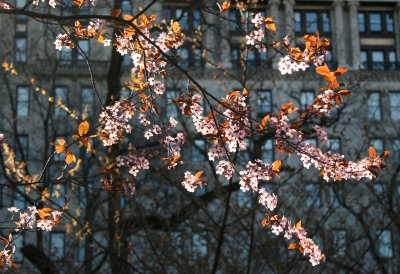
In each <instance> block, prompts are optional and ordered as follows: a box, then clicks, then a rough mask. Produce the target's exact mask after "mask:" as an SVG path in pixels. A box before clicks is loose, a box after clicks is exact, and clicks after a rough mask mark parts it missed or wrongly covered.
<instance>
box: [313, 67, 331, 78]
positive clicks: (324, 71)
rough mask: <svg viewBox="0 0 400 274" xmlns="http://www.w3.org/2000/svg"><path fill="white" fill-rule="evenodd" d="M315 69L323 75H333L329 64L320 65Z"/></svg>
mask: <svg viewBox="0 0 400 274" xmlns="http://www.w3.org/2000/svg"><path fill="white" fill-rule="evenodd" d="M315 71H316V72H317V73H318V74H320V75H323V76H330V75H331V71H330V69H329V68H328V66H327V65H323V66H319V67H317V68H316V69H315Z"/></svg>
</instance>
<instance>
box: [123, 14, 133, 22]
mask: <svg viewBox="0 0 400 274" xmlns="http://www.w3.org/2000/svg"><path fill="white" fill-rule="evenodd" d="M122 18H124V20H125V21H131V20H132V19H133V16H132V15H130V14H125V15H124V16H123V17H122Z"/></svg>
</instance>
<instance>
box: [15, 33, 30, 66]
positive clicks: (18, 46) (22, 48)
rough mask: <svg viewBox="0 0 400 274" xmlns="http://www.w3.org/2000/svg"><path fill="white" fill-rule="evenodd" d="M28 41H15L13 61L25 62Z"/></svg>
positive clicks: (24, 39) (20, 39) (21, 39)
mask: <svg viewBox="0 0 400 274" xmlns="http://www.w3.org/2000/svg"><path fill="white" fill-rule="evenodd" d="M27 50H28V41H27V39H26V38H16V39H15V61H17V62H26V60H27Z"/></svg>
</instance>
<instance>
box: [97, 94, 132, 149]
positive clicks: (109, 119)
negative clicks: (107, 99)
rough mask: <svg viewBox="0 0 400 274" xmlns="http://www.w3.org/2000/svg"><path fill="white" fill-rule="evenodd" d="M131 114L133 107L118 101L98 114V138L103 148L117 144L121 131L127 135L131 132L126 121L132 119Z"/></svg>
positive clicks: (121, 134)
mask: <svg viewBox="0 0 400 274" xmlns="http://www.w3.org/2000/svg"><path fill="white" fill-rule="evenodd" d="M133 114H134V107H133V106H132V105H131V104H129V102H125V103H124V104H122V103H121V102H119V101H117V102H115V103H114V104H113V105H111V106H107V107H106V108H105V110H103V111H102V112H101V113H100V119H99V121H100V124H101V127H100V132H101V133H100V134H101V135H100V137H101V138H102V140H103V145H104V146H111V145H113V144H117V143H118V141H119V140H120V139H121V138H122V136H123V131H125V132H127V133H130V132H131V131H132V127H131V126H130V125H129V124H128V121H129V120H130V119H131V118H132V117H133Z"/></svg>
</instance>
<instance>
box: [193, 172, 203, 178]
mask: <svg viewBox="0 0 400 274" xmlns="http://www.w3.org/2000/svg"><path fill="white" fill-rule="evenodd" d="M203 173H204V171H203V170H200V171H198V172H197V173H196V174H195V175H194V177H195V178H196V179H197V180H200V177H201V175H203Z"/></svg>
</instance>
